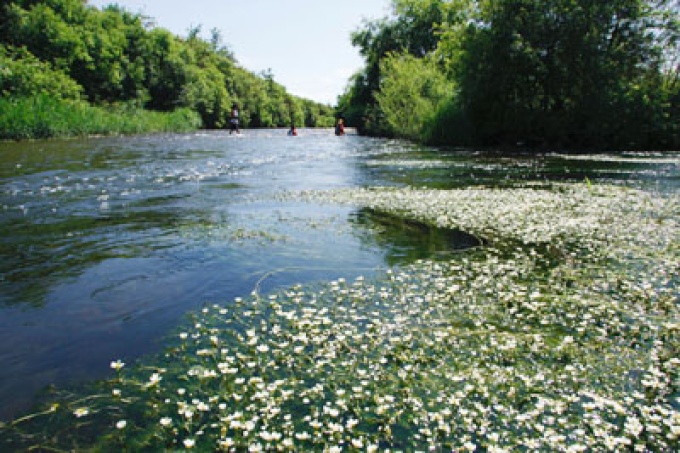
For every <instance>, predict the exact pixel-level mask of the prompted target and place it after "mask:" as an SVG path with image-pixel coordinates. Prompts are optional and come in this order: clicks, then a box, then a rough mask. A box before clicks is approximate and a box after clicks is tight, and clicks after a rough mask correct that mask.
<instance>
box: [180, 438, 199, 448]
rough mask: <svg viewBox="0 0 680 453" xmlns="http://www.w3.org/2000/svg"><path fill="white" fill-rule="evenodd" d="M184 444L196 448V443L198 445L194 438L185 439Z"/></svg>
mask: <svg viewBox="0 0 680 453" xmlns="http://www.w3.org/2000/svg"><path fill="white" fill-rule="evenodd" d="M183 444H184V446H185V447H187V448H194V445H196V441H195V440H194V439H184V442H183Z"/></svg>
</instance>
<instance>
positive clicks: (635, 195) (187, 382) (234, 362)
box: [2, 183, 680, 451]
mask: <svg viewBox="0 0 680 453" xmlns="http://www.w3.org/2000/svg"><path fill="white" fill-rule="evenodd" d="M281 197H282V198H281V200H280V201H285V200H291V199H294V200H298V201H305V200H307V201H310V202H313V203H318V202H322V203H327V204H329V205H336V204H338V203H340V204H351V205H355V206H361V207H368V208H371V209H375V210H379V211H383V212H388V213H391V214H393V215H399V216H402V217H404V218H410V219H415V220H418V221H420V222H426V223H430V224H433V225H436V226H438V227H444V228H452V229H461V230H464V231H467V232H469V233H471V234H474V235H476V236H479V237H480V238H483V239H484V240H485V241H486V242H487V245H485V246H484V247H480V248H477V249H475V250H474V251H470V252H466V253H464V254H459V255H457V256H454V257H452V258H450V259H445V260H436V259H425V260H420V261H418V262H416V263H413V264H410V265H405V266H401V267H394V268H390V269H387V270H386V271H385V272H384V273H383V274H382V275H378V276H377V277H375V278H370V279H368V278H363V277H358V278H356V279H354V280H351V281H349V280H344V279H337V280H334V281H330V282H328V283H327V284H322V285H311V286H310V285H307V286H305V285H297V286H293V287H291V288H289V289H287V290H283V291H280V292H274V293H270V294H260V293H258V292H254V293H252V294H251V295H245V294H244V295H243V297H242V298H241V297H239V298H236V299H235V300H234V301H233V303H230V304H224V305H222V304H207V305H206V306H205V307H204V308H203V309H202V310H199V311H197V312H195V313H193V314H192V315H191V319H190V321H189V322H188V323H186V325H185V326H183V328H181V329H180V330H179V331H177V333H176V335H175V336H174V339H172V340H170V342H169V344H168V349H167V352H166V353H165V354H163V355H160V356H158V357H156V358H153V359H148V360H145V361H144V362H143V363H141V364H140V365H139V366H130V365H126V364H124V363H122V362H121V361H118V360H115V358H112V361H111V368H112V369H113V370H114V372H115V373H116V376H115V377H114V378H113V379H111V380H109V381H107V382H103V383H100V384H99V385H98V386H97V387H96V388H94V389H91V390H90V392H89V393H79V394H77V395H75V394H70V395H68V394H66V393H65V392H62V393H61V396H62V398H61V399H60V400H58V404H56V403H55V404H46V405H45V407H44V409H43V410H41V412H38V413H35V414H31V415H28V416H26V417H23V418H20V419H17V420H15V422H13V423H12V424H9V425H7V426H6V427H5V428H4V429H3V433H2V439H3V443H4V445H6V446H10V447H13V446H24V447H25V446H34V445H50V446H52V447H55V448H62V449H65V448H74V447H78V448H88V447H92V446H94V448H95V449H97V448H99V449H111V448H118V447H122V446H125V447H126V448H129V449H164V448H165V449H176V448H180V449H181V448H187V449H189V448H196V449H199V450H203V449H207V450H224V451H230V450H232V449H249V450H250V451H261V450H267V449H282V450H291V451H292V450H325V451H344V450H350V451H378V450H384V449H386V448H390V449H396V450H403V451H412V450H422V449H427V448H430V449H432V448H434V449H440V448H441V449H447V450H456V451H475V450H477V451H479V450H486V451H513V450H516V449H529V450H551V451H616V450H621V449H636V450H640V451H674V450H677V449H678V447H679V446H680V440H679V435H680V412H679V411H678V400H677V398H678V390H679V389H678V382H679V379H680V375H679V374H678V373H679V371H678V370H680V366H678V365H680V358H679V357H680V350H679V349H678V345H680V328H679V326H678V321H677V320H678V315H679V312H678V310H679V307H678V303H677V302H678V299H677V298H678V283H680V281H678V275H680V268H679V267H678V263H677V256H678V254H679V253H680V249H679V248H678V245H679V244H680V236H679V235H680V233H679V231H680V228H678V227H679V226H680V225H679V222H680V198H679V197H678V194H677V193H671V194H660V193H655V192H650V191H644V190H636V189H631V188H625V187H617V186H612V185H605V184H591V183H555V184H548V183H543V184H525V185H522V186H515V187H508V188H505V189H494V188H484V187H477V188H469V189H459V190H433V189H422V190H421V189H395V188H390V189H386V188H379V187H378V188H368V189H351V188H350V189H338V190H328V191H301V192H288V193H285V194H281Z"/></svg>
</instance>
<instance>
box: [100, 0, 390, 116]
mask: <svg viewBox="0 0 680 453" xmlns="http://www.w3.org/2000/svg"><path fill="white" fill-rule="evenodd" d="M88 3H89V4H90V5H93V6H96V7H98V8H101V7H103V6H106V5H110V4H118V5H120V6H122V7H124V8H125V9H126V10H128V11H130V12H131V13H140V14H143V15H145V16H149V17H151V18H153V19H154V20H155V24H156V26H157V27H161V28H165V29H168V30H170V31H171V32H172V33H174V34H175V35H179V36H181V37H186V36H187V34H188V30H190V29H192V28H195V27H197V26H200V27H201V34H200V36H201V37H202V38H204V39H206V40H209V39H210V30H212V29H214V28H216V29H218V30H219V32H220V34H221V36H222V44H223V45H225V46H226V47H227V48H229V50H231V51H232V53H233V54H234V56H235V57H236V60H237V61H238V62H239V64H240V65H241V66H242V67H244V68H245V69H248V70H250V71H253V72H256V73H259V72H261V71H265V70H269V69H271V71H272V74H273V76H274V80H275V81H276V82H278V83H280V84H281V85H283V86H284V87H286V90H287V91H288V92H289V93H291V94H294V95H296V96H300V97H303V98H306V99H311V100H314V101H317V102H322V103H325V104H331V105H335V103H336V101H337V97H338V95H340V94H341V93H343V92H344V91H345V87H346V86H347V83H348V81H349V78H350V77H351V76H352V74H354V73H355V72H356V71H358V70H359V69H360V68H362V67H363V66H364V61H363V59H362V58H361V56H360V55H359V50H358V49H357V48H355V47H353V46H352V43H351V38H350V34H351V33H352V32H353V31H356V30H357V29H359V28H360V27H361V25H362V23H363V20H364V19H368V20H375V19H380V18H382V17H384V16H386V15H388V14H389V12H390V4H391V1H390V0H343V1H329V0H280V1H274V0H89V1H88Z"/></svg>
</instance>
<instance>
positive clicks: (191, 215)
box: [0, 129, 680, 420]
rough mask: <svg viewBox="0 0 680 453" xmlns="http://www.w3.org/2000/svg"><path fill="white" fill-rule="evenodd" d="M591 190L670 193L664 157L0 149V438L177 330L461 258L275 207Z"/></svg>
mask: <svg viewBox="0 0 680 453" xmlns="http://www.w3.org/2000/svg"><path fill="white" fill-rule="evenodd" d="M585 178H588V179H589V180H591V181H599V180H607V181H610V182H613V183H616V184H627V185H635V186H642V187H647V188H650V189H651V190H671V191H676V190H678V189H679V188H680V158H678V155H677V154H674V153H616V154H599V155H597V156H594V157H593V156H578V155H563V154H558V153H548V154H540V155H537V154H517V155H512V156H508V155H503V154H497V153H490V152H481V151H474V150H438V149H434V148H428V147H422V146H417V145H413V144H409V143H406V142H403V141H399V140H386V139H376V138H367V137H359V136H357V135H353V134H349V135H346V136H343V137H336V136H334V135H333V133H332V131H331V130H326V129H323V130H314V129H302V130H300V136H298V137H287V136H286V132H285V130H283V129H271V130H247V131H245V132H244V133H243V134H242V135H240V136H237V135H229V134H228V133H226V132H217V131H216V132H199V133H194V134H159V135H149V136H137V137H102V138H89V139H78V140H51V141H30V142H19V143H13V142H11V143H10V142H8V143H0V216H1V218H0V231H1V233H2V235H1V237H2V239H1V242H0V244H1V248H0V253H1V255H2V256H1V258H2V260H1V262H0V311H1V315H0V367H1V368H2V370H3V372H2V373H1V374H0V420H6V419H9V418H11V417H13V416H16V415H17V414H18V413H21V412H22V411H25V410H27V409H28V408H29V407H30V405H31V404H32V402H33V401H34V399H35V397H36V395H37V394H39V392H40V391H41V390H42V389H44V388H45V387H46V386H47V385H52V384H53V385H57V386H67V385H74V384H77V383H79V382H85V381H88V380H91V379H96V378H101V377H105V376H107V375H108V373H109V372H110V369H109V363H110V361H111V360H115V359H122V360H123V361H126V362H131V361H134V360H135V359H137V358H139V357H142V356H143V355H145V354H149V353H153V352H156V351H158V350H160V349H161V348H162V340H163V338H164V336H166V335H167V334H168V333H170V332H171V331H172V330H173V329H174V328H175V327H176V326H177V325H178V324H180V323H181V322H183V321H184V320H185V314H186V313H187V312H191V311H192V310H196V309H198V308H200V307H201V306H202V305H204V304H206V303H229V301H232V300H233V299H234V298H236V297H240V296H247V295H248V294H250V293H251V292H252V291H259V292H261V293H266V292H268V291H272V290H274V289H278V288H282V287H287V286H290V285H293V284H296V283H308V282H313V281H323V280H328V279H333V278H338V277H345V278H352V277H355V276H358V275H370V274H371V273H373V272H375V271H377V270H379V269H383V268H385V267H388V266H394V265H399V264H402V263H405V262H408V261H412V260H414V259H418V258H424V257H429V256H432V255H433V254H437V255H442V256H446V253H447V252H449V251H451V250H452V249H457V248H464V247H465V246H466V245H471V244H468V243H467V242H466V241H468V239H469V238H464V237H458V236H456V237H453V236H451V235H450V234H448V233H447V232H438V231H433V230H429V231H427V234H426V235H427V238H426V239H423V235H424V234H425V233H423V232H422V230H419V231H420V233H419V234H414V233H413V231H405V230H404V228H403V227H399V226H394V225H393V224H392V223H391V222H389V219H388V220H386V219H384V218H382V217H381V216H379V215H376V214H374V213H371V212H367V211H364V210H357V209H356V208H351V207H346V206H328V205H324V206H316V205H313V204H309V203H299V202H293V201H290V199H288V198H282V197H280V195H281V194H282V193H286V192H289V191H301V190H323V189H334V188H343V187H363V186H376V185H381V186H384V185H395V186H404V185H408V186H416V187H421V186H428V187H435V188H442V189H449V188H456V187H466V186H470V185H494V186H498V185H501V186H502V185H504V184H508V185H510V184H516V183H517V182H529V181H538V182H545V181H552V180H571V181H583V180H584V179H585Z"/></svg>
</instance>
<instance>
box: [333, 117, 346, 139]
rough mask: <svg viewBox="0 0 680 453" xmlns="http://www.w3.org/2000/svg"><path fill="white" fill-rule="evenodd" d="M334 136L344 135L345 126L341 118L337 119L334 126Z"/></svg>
mask: <svg viewBox="0 0 680 453" xmlns="http://www.w3.org/2000/svg"><path fill="white" fill-rule="evenodd" d="M335 135H345V124H344V121H343V120H342V118H338V122H337V123H336V124H335Z"/></svg>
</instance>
